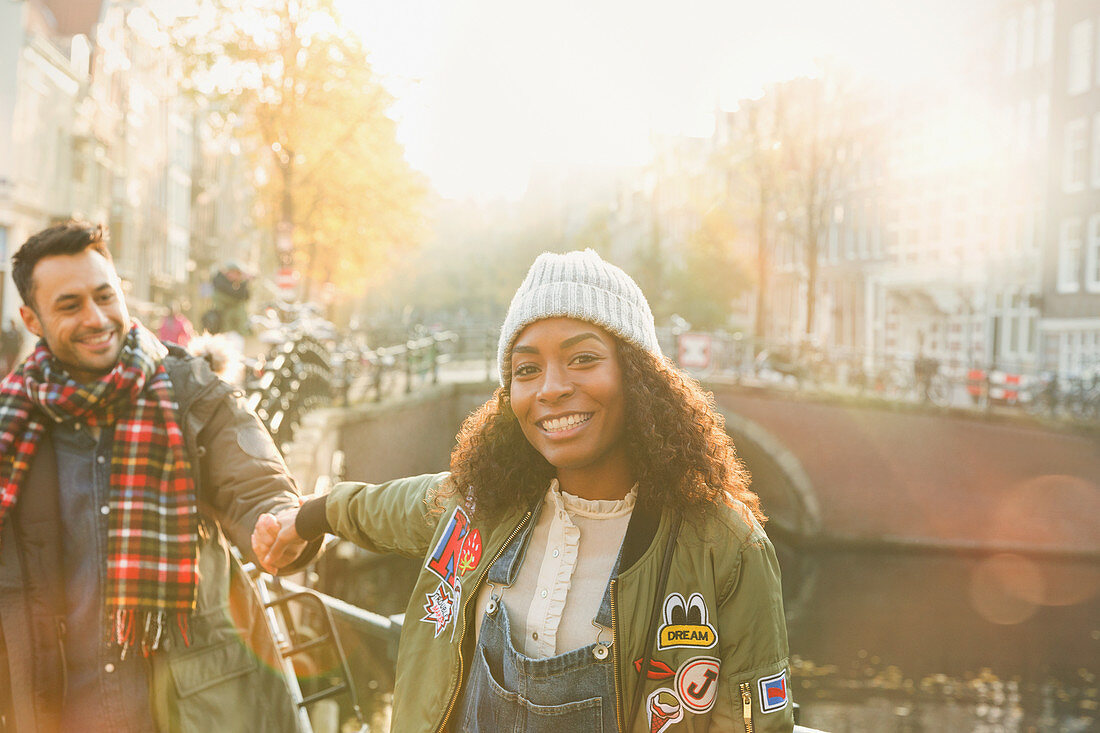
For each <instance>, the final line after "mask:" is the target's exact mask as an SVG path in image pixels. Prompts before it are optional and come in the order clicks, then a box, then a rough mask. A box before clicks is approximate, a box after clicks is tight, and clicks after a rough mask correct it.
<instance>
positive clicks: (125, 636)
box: [110, 608, 191, 659]
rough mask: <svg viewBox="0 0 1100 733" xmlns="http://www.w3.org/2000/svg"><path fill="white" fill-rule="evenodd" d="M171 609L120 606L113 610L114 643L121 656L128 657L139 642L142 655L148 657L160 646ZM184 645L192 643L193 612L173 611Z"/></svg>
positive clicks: (112, 635) (111, 626)
mask: <svg viewBox="0 0 1100 733" xmlns="http://www.w3.org/2000/svg"><path fill="white" fill-rule="evenodd" d="M168 614H169V612H168V611H140V610H135V609H132V608H120V609H118V610H116V611H113V612H112V613H111V618H110V628H111V629H112V633H111V639H110V641H111V643H112V644H115V645H116V646H118V647H119V649H120V655H119V658H120V659H125V658H126V655H127V654H128V653H129V652H130V650H131V649H133V648H135V647H138V646H140V647H141V653H142V656H145V657H148V656H149V655H150V654H152V653H153V652H155V651H157V650H158V649H160V647H161V642H162V641H164V630H165V628H167V624H168V623H169V620H168ZM173 615H174V616H175V618H176V625H177V626H178V627H179V630H180V636H182V637H183V644H184V646H191V625H190V622H189V619H190V615H189V614H187V613H184V612H182V611H181V612H177V613H175V614H173Z"/></svg>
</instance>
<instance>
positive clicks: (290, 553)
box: [252, 507, 307, 575]
mask: <svg viewBox="0 0 1100 733" xmlns="http://www.w3.org/2000/svg"><path fill="white" fill-rule="evenodd" d="M297 516H298V507H293V508H291V509H284V510H282V511H281V512H279V513H278V514H261V515H260V518H259V519H257V520H256V528H255V529H253V530H252V552H253V553H255V555H256V559H257V560H259V561H260V567H262V568H263V569H264V570H266V571H267V572H269V573H271V574H272V575H274V574H275V573H277V572H278V571H279V570H281V569H283V568H285V567H286V566H287V565H289V564H290V563H292V562H294V561H295V560H297V559H298V556H299V555H301V554H302V550H304V549H305V547H306V544H307V543H306V541H305V540H303V539H302V538H301V537H300V536H298V532H297V530H295V529H294V519H295V518H296V517H297Z"/></svg>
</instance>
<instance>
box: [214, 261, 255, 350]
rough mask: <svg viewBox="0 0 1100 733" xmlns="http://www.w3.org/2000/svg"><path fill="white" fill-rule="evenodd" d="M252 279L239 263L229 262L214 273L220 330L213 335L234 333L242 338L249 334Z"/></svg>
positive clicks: (215, 306)
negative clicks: (227, 332)
mask: <svg viewBox="0 0 1100 733" xmlns="http://www.w3.org/2000/svg"><path fill="white" fill-rule="evenodd" d="M250 281H251V278H250V277H249V275H248V274H247V273H246V272H245V271H244V268H243V267H241V266H240V265H239V264H238V263H236V262H233V261H230V262H227V263H226V264H225V265H224V266H223V267H222V268H221V269H220V270H218V271H217V272H216V273H214V277H213V279H212V280H211V285H213V289H214V293H213V300H214V310H215V311H217V313H218V316H219V323H218V326H217V328H218V330H217V331H211V333H224V332H226V331H232V332H234V333H239V334H240V335H241V336H247V335H248V334H249V330H250V329H249V326H248V299H249V298H250V297H251V295H252V294H251V292H250V291H249V282H250Z"/></svg>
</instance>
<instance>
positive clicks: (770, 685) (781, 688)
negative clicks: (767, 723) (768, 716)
mask: <svg viewBox="0 0 1100 733" xmlns="http://www.w3.org/2000/svg"><path fill="white" fill-rule="evenodd" d="M787 697H788V695H787V670H785V669H784V670H782V671H780V672H779V673H778V674H773V675H771V676H770V677H761V678H760V712H762V713H774V712H775V711H776V710H782V709H783V708H785V707H787Z"/></svg>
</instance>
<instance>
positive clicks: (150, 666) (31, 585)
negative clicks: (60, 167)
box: [0, 221, 315, 733]
mask: <svg viewBox="0 0 1100 733" xmlns="http://www.w3.org/2000/svg"><path fill="white" fill-rule="evenodd" d="M12 262H13V270H12V275H13V279H14V280H15V283H16V286H17V288H18V289H19V294H20V296H21V298H22V300H23V303H24V305H23V306H22V307H21V308H20V315H21V316H22V318H23V321H24V323H25V324H26V326H27V328H28V329H29V330H30V331H31V333H33V334H34V335H36V336H38V337H39V339H40V340H39V342H38V345H37V347H36V349H35V351H34V353H32V354H31V355H30V356H29V357H28V358H27V360H26V361H24V362H23V363H22V364H21V365H20V366H19V367H18V368H17V369H16V370H15V371H14V372H13V373H12V374H10V375H8V377H7V378H6V379H4V381H3V382H2V383H0V730H3V731H11V730H17V731H19V732H20V733H26V732H28V731H31V732H39V733H41V732H46V731H50V732H52V731H89V732H96V731H112V732H121V731H142V732H145V731H151V730H155V731H203V733H209V732H211V731H218V733H223V732H225V731H265V732H266V731H295V730H297V723H296V720H297V717H296V714H295V709H294V705H293V702H292V700H291V698H290V693H289V691H288V688H287V685H286V681H285V679H284V678H283V677H282V676H281V675H280V674H279V673H278V672H276V671H275V670H278V669H279V668H280V667H279V666H278V664H276V663H275V660H276V655H275V649H274V643H273V640H272V639H271V637H270V633H269V631H268V628H267V626H266V624H265V623H264V622H263V615H262V609H261V608H260V606H259V604H258V601H257V599H256V598H255V594H254V592H253V588H252V586H251V584H250V582H249V580H248V578H247V576H245V575H244V574H243V572H242V571H241V569H240V567H239V565H237V564H236V563H235V561H234V560H233V559H232V557H231V556H230V554H229V549H228V544H227V539H229V540H232V541H233V542H234V543H235V544H237V546H238V547H241V548H242V549H243V550H244V551H245V552H246V553H248V556H249V557H250V558H251V550H249V549H248V548H249V542H248V539H249V535H250V533H251V531H252V529H253V527H254V526H255V524H256V519H257V517H259V516H260V515H262V514H264V513H266V512H272V511H274V512H279V511H281V510H285V509H287V508H289V507H296V506H297V504H298V496H297V492H296V488H295V485H294V482H293V480H292V479H291V477H290V476H289V475H288V474H287V470H286V466H285V465H284V463H283V461H282V459H281V457H280V455H279V453H278V451H277V450H276V448H275V446H274V444H273V443H272V441H271V439H270V437H269V436H268V434H267V432H266V431H265V430H264V428H263V426H262V425H261V423H260V422H259V421H258V420H257V419H256V417H255V416H254V415H252V414H251V413H249V412H247V411H246V410H245V409H244V408H243V407H242V406H241V403H240V401H239V400H238V395H237V394H235V393H234V391H233V389H232V388H231V387H230V386H229V385H227V384H226V383H224V382H222V381H220V380H219V379H218V378H217V377H215V376H214V375H213V374H212V373H211V372H210V370H209V368H208V367H207V365H206V363H205V362H204V361H203V360H202V359H197V358H194V357H191V356H189V355H188V354H187V353H186V352H185V351H183V350H182V349H178V348H177V347H175V346H166V345H165V344H162V343H161V342H160V341H158V340H157V339H156V338H155V337H154V336H153V335H152V334H151V333H150V332H149V331H148V330H146V329H145V328H144V327H143V326H142V325H141V324H139V323H138V322H136V321H133V320H131V318H130V316H129V314H128V312H127V309H126V305H125V303H124V302H123V297H122V292H121V289H120V282H119V277H118V274H117V273H116V272H115V269H114V265H113V263H112V261H111V255H110V253H109V252H108V250H107V247H106V243H105V232H104V231H103V229H102V227H98V226H94V225H91V224H87V223H84V222H77V221H70V222H68V223H65V224H60V225H57V226H53V227H50V228H48V229H46V230H44V231H42V232H39V233H38V234H36V235H34V236H33V237H31V238H30V239H28V240H27V242H26V243H25V244H24V245H23V247H22V248H21V249H20V250H19V251H18V252H16V253H15V255H14V256H13V258H12ZM314 553H315V548H312V549H311V550H310V551H309V552H307V553H306V554H307V555H309V554H314Z"/></svg>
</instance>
